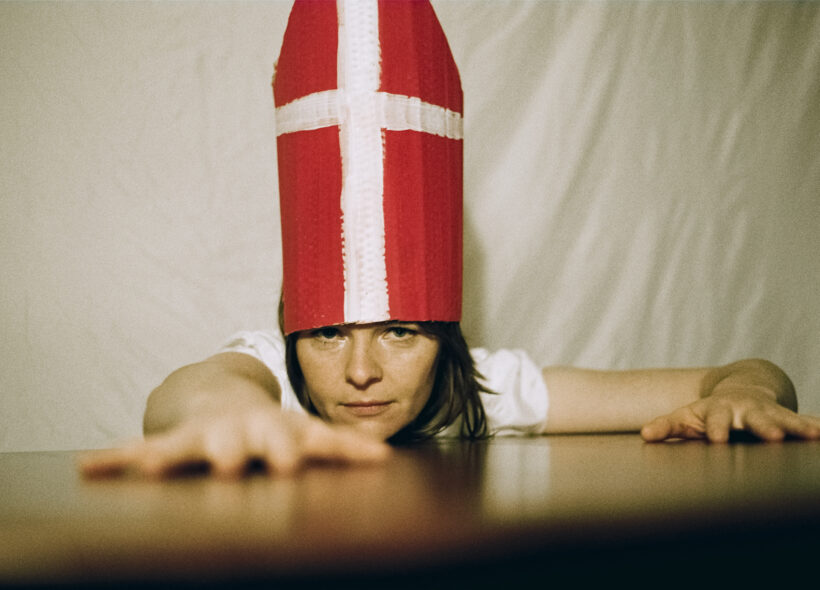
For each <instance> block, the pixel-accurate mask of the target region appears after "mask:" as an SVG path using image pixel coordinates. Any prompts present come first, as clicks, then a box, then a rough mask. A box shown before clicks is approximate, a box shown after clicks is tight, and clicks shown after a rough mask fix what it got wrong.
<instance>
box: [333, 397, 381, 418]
mask: <svg viewBox="0 0 820 590" xmlns="http://www.w3.org/2000/svg"><path fill="white" fill-rule="evenodd" d="M391 403H392V402H377V401H362V402H350V403H347V404H342V406H343V407H344V408H345V409H347V411H348V412H350V413H351V414H353V415H354V416H361V417H368V416H378V415H379V414H381V413H383V412H386V411H387V409H388V408H389V407H390V404H391Z"/></svg>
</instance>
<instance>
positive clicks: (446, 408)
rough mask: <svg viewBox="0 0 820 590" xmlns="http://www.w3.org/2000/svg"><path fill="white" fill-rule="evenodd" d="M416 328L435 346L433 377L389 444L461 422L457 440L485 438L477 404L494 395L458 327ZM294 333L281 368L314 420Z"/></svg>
mask: <svg viewBox="0 0 820 590" xmlns="http://www.w3.org/2000/svg"><path fill="white" fill-rule="evenodd" d="M283 310H284V303H283V300H281V299H280V301H279V326H280V328H281V329H282V333H283V334H284V313H283ZM418 325H419V328H420V329H421V330H422V331H424V332H425V333H426V334H428V335H430V336H432V337H434V338H435V339H436V340H437V341H438V343H439V350H438V358H437V360H436V377H435V381H434V383H433V391H432V393H431V394H430V399H429V400H428V401H427V404H426V405H425V406H424V408H422V410H421V412H419V415H418V416H416V418H415V419H414V420H413V421H412V422H410V424H408V425H407V426H405V427H404V428H402V429H401V430H400V431H399V432H397V433H396V434H394V435H393V436H391V437H390V439H389V442H391V443H396V444H400V443H408V442H416V441H422V440H426V439H429V438H432V437H433V436H435V435H436V434H437V433H439V432H441V431H442V430H444V429H445V428H447V427H448V426H450V425H451V424H453V423H454V422H455V421H456V420H457V419H458V418H459V417H461V418H462V420H461V429H460V435H461V437H462V438H466V439H471V440H475V439H481V438H487V437H488V436H489V431H488V428H487V415H486V413H485V412H484V404H482V403H481V396H480V394H481V393H494V392H493V391H491V390H489V389H488V388H487V387H485V386H484V385H483V384H482V383H481V381H480V380H481V379H483V376H482V375H481V374H480V373H479V372H478V369H476V366H475V361H474V360H473V357H472V355H471V354H470V349H469V347H468V346H467V342H466V340H465V339H464V335H463V334H462V332H461V325H460V324H459V323H458V322H418ZM297 338H298V333H293V334H289V335H287V336H285V366H286V367H287V371H288V379H289V380H290V384H291V386H292V387H293V391H294V392H295V393H296V397H297V399H298V400H299V403H300V404H302V406H303V407H304V408H305V409H306V410H307V411H308V412H310V413H311V414H314V415H318V412H317V411H316V408H315V407H314V406H313V404H312V403H311V401H310V398H309V396H308V394H307V391H306V388H305V378H304V375H303V374H302V368H301V366H300V365H299V359H298V357H297V355H296V340H297Z"/></svg>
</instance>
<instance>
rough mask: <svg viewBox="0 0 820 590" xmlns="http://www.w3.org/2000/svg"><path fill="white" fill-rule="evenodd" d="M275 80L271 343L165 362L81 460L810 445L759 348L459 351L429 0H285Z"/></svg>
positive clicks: (241, 460) (457, 118)
mask: <svg viewBox="0 0 820 590" xmlns="http://www.w3.org/2000/svg"><path fill="white" fill-rule="evenodd" d="M379 11H383V12H379ZM273 90H274V100H275V104H276V122H277V134H278V135H277V157H278V173H279V195H280V207H281V221H282V244H283V304H282V305H280V328H281V332H282V334H284V336H285V339H284V341H283V340H282V339H281V337H280V336H279V335H278V334H276V333H273V332H251V333H244V334H240V335H239V336H237V337H236V338H235V339H234V340H233V341H232V342H231V343H230V344H229V345H228V346H226V347H225V348H224V349H223V350H222V351H221V352H220V353H218V354H216V355H215V356H213V357H211V358H209V359H207V360H205V361H203V362H201V363H197V364H194V365H190V366H187V367H183V368H182V369H179V370H178V371H175V372H174V373H173V374H171V375H170V376H169V377H168V378H167V379H166V380H165V382H164V383H163V384H162V385H161V386H160V387H158V388H157V389H156V390H155V391H153V392H152V393H151V395H150V397H149V399H148V403H147V408H146V412H145V418H144V430H145V433H146V435H147V436H146V438H145V440H144V441H137V442H135V443H133V444H131V445H127V446H125V447H123V448H120V449H114V450H110V451H104V452H101V453H95V454H92V455H89V456H88V457H87V458H86V459H85V461H84V463H83V469H84V470H85V472H86V473H88V474H90V475H94V474H99V473H104V472H110V471H111V470H120V469H123V468H126V467H135V468H137V469H139V470H141V471H143V472H146V473H149V474H160V475H161V474H165V473H168V472H172V471H173V470H174V469H176V468H177V467H180V466H184V465H187V464H190V463H202V462H205V463H207V464H209V465H210V467H211V468H212V470H213V472H214V473H216V474H219V475H225V476H235V475H237V474H240V473H242V472H243V471H244V469H245V468H246V467H247V466H248V464H249V463H251V462H262V463H263V464H264V465H266V466H267V467H268V468H269V469H270V470H271V471H273V472H275V473H278V474H283V473H289V472H292V471H293V470H294V469H297V468H298V467H299V466H300V465H301V464H303V463H304V462H305V461H308V460H316V459H318V460H338V461H347V462H370V461H382V460H385V458H386V457H387V456H388V455H389V453H390V446H389V445H388V444H387V442H386V441H389V442H391V443H396V442H406V441H413V440H419V439H425V438H429V437H431V436H438V435H444V436H448V435H449V436H462V437H466V438H482V437H485V436H488V435H496V434H511V433H527V434H549V433H557V432H611V431H638V430H640V432H641V434H642V435H643V437H644V438H645V439H646V440H648V441H660V440H664V439H667V438H673V437H678V438H708V439H709V440H710V441H714V442H723V441H726V440H728V438H729V434H730V432H731V431H732V430H748V431H750V432H751V433H753V434H754V435H756V436H757V437H759V438H761V439H763V440H767V441H776V440H781V439H782V438H784V437H785V436H794V437H800V438H820V420H818V419H816V418H813V417H808V416H799V415H797V414H796V413H795V411H796V409H797V402H796V399H795V394H794V388H793V386H792V384H791V382H790V381H789V379H788V377H787V376H786V375H785V374H784V373H783V371H781V370H780V369H779V368H778V367H776V366H774V365H772V364H771V363H768V362H766V361H762V360H747V361H741V362H738V363H733V364H731V365H727V366H724V367H715V368H702V369H665V370H638V371H622V372H614V371H611V372H608V371H591V370H583V369H574V368H564V367H551V368H544V369H540V368H538V367H536V366H535V365H534V363H533V362H532V361H531V360H530V359H529V357H528V356H527V355H526V354H525V353H523V352H520V351H498V352H496V353H492V354H491V353H489V352H487V351H484V350H481V349H476V350H473V351H470V350H468V348H467V345H466V343H465V342H464V338H463V337H462V335H461V329H460V326H459V323H458V322H459V319H460V316H461V287H462V280H461V279H462V277H461V269H462V252H461V247H462V209H461V207H462V177H461V174H462V144H463V140H462V123H461V113H462V112H463V108H462V107H463V104H462V102H463V101H462V95H461V86H460V81H459V76H458V71H457V69H456V67H455V63H454V61H453V59H452V56H451V55H450V51H449V47H448V46H447V41H446V38H445V37H444V34H443V32H442V31H441V28H440V25H439V23H438V21H437V19H436V17H435V14H434V12H433V9H432V7H431V6H430V4H429V3H427V2H405V3H399V2H392V3H383V4H381V6H380V7H379V5H378V3H373V2H365V3H359V2H355V1H352V0H351V1H344V2H338V3H330V2H323V3H311V2H299V1H297V2H296V3H295V4H294V7H293V10H292V12H291V16H290V20H289V22H288V27H287V30H286V32H285V37H284V40H283V45H282V51H281V53H280V57H279V60H278V63H277V67H276V75H275V77H274V84H273Z"/></svg>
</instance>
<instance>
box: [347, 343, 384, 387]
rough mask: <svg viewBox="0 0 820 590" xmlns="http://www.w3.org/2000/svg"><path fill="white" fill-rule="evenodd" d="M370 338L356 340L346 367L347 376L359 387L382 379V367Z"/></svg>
mask: <svg viewBox="0 0 820 590" xmlns="http://www.w3.org/2000/svg"><path fill="white" fill-rule="evenodd" d="M371 344H372V343H371V342H370V341H369V339H367V340H364V339H362V340H359V341H358V342H356V341H354V342H353V345H352V347H351V350H350V356H349V357H348V360H347V367H345V378H346V379H347V381H348V383H351V384H352V385H354V386H355V387H357V388H359V389H364V388H365V387H367V386H369V385H370V384H372V383H376V382H378V381H381V378H382V368H381V364H380V363H379V362H378V359H377V358H376V356H375V355H374V352H375V351H374V350H373V347H372V346H371Z"/></svg>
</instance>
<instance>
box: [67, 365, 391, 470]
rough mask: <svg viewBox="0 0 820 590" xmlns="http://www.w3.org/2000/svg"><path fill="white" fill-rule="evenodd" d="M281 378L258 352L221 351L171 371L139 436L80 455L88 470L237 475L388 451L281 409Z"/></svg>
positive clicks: (376, 457)
mask: <svg viewBox="0 0 820 590" xmlns="http://www.w3.org/2000/svg"><path fill="white" fill-rule="evenodd" d="M280 394H281V389H280V387H279V383H278V382H277V380H276V378H275V377H274V376H273V374H272V373H271V372H270V371H269V370H268V368H267V367H266V366H265V365H264V364H263V363H262V362H260V361H258V360H257V359H255V358H253V357H251V356H249V355H244V354H241V353H221V354H218V355H216V356H213V357H211V358H209V359H207V360H205V361H202V362H200V363H195V364H192V365H188V366H185V367H183V368H181V369H179V370H177V371H174V372H173V373H172V374H171V375H169V376H168V378H167V379H165V381H163V383H162V384H161V385H160V386H159V387H157V388H156V389H155V390H154V391H153V392H151V395H150V396H149V398H148V403H147V406H146V411H145V416H144V420H143V430H144V432H145V438H144V440H142V439H141V440H137V441H134V442H132V443H130V444H125V445H122V446H120V447H118V448H114V449H107V450H103V451H96V452H91V453H88V454H86V455H85V456H83V457H81V459H80V469H81V470H82V472H83V473H84V474H85V475H86V476H89V477H94V476H100V475H112V474H120V473H123V472H125V471H129V470H133V471H137V472H141V473H144V474H147V475H151V476H164V475H168V474H173V473H174V472H175V471H176V470H178V469H179V468H184V467H186V466H189V465H193V464H197V465H198V464H205V465H207V466H209V467H210V469H211V471H212V472H213V473H214V474H215V475H220V476H225V477H236V476H238V475H241V474H242V473H244V471H245V469H246V468H247V466H248V464H249V463H250V462H251V461H259V462H261V463H262V464H264V465H265V467H266V468H267V469H268V470H269V471H271V472H275V473H279V474H286V473H290V472H292V471H294V470H295V469H297V468H298V467H299V466H300V465H302V464H303V463H304V462H305V461H309V460H311V459H321V460H332V461H341V462H346V463H362V462H373V461H381V460H383V459H385V458H386V457H387V455H388V453H389V447H388V446H387V444H386V443H384V442H383V441H377V440H374V439H372V438H370V437H369V436H366V435H364V434H361V433H358V432H354V431H353V430H351V429H349V428H344V427H338V426H332V425H330V424H326V423H324V422H322V421H321V420H320V419H319V418H316V417H314V416H307V415H304V414H301V413H297V412H290V411H285V410H282V408H281V406H280V404H279V402H280V398H281V395H280Z"/></svg>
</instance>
